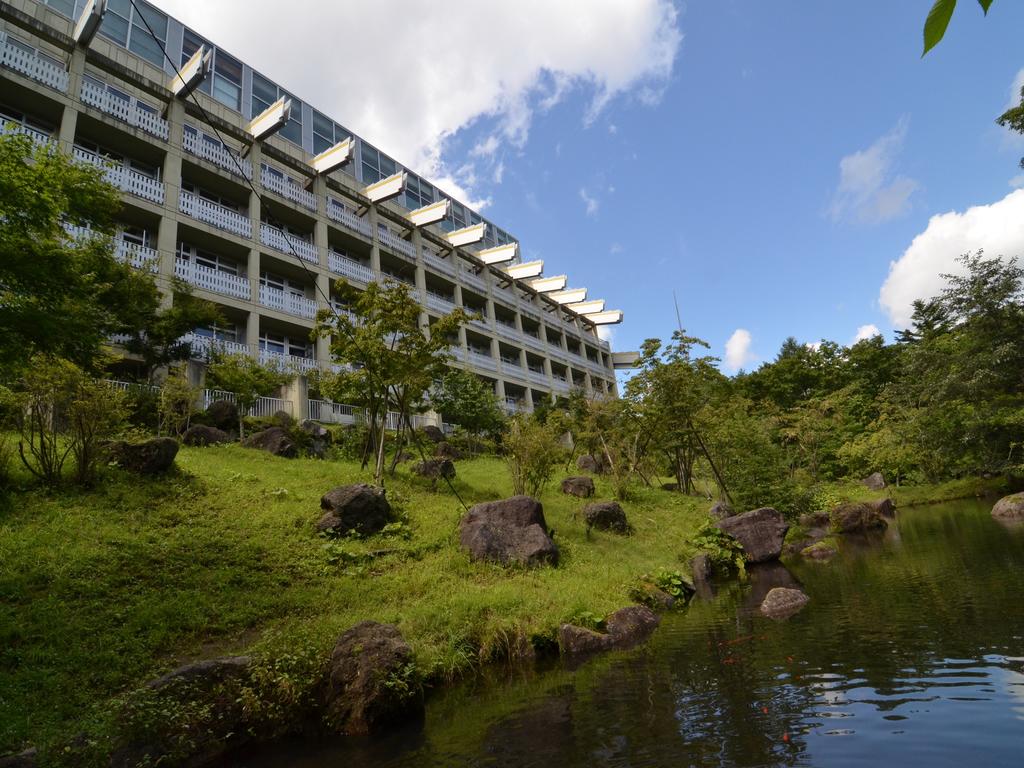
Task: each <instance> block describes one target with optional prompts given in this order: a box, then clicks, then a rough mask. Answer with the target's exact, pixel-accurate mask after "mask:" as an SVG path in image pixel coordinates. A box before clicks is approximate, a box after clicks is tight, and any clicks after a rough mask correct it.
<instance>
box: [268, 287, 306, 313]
mask: <svg viewBox="0 0 1024 768" xmlns="http://www.w3.org/2000/svg"><path fill="white" fill-rule="evenodd" d="M260 304H262V305H263V306H264V307H270V308H271V309H276V310H278V311H279V312H287V313H288V314H289V315H297V316H299V317H306V318H309V319H310V320H312V319H313V318H314V317H316V302H315V301H313V300H312V299H307V298H306V297H305V296H296V295H294V294H292V293H288V292H286V291H282V290H280V289H279V288H272V287H271V286H269V285H261V286H260Z"/></svg>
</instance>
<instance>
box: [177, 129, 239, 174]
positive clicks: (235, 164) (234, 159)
mask: <svg viewBox="0 0 1024 768" xmlns="http://www.w3.org/2000/svg"><path fill="white" fill-rule="evenodd" d="M181 146H182V148H184V150H185V151H186V152H188V153H189V154H191V155H195V156H196V157H201V158H202V159H203V160H208V161H209V162H211V163H213V164H214V165H216V166H218V167H220V168H223V169H224V170H225V171H228V172H229V173H233V174H235V175H236V176H244V177H245V178H247V179H251V178H252V163H251V162H250V161H249V159H248V158H242V157H238V156H237V155H236V154H235V153H234V152H232V151H231V150H230V149H228V148H227V147H225V146H224V145H223V144H221V143H220V142H219V141H217V142H216V143H215V142H213V141H210V140H209V139H207V138H205V136H202V135H200V134H199V133H198V132H192V131H187V130H186V131H185V133H184V134H183V135H182V137H181Z"/></svg>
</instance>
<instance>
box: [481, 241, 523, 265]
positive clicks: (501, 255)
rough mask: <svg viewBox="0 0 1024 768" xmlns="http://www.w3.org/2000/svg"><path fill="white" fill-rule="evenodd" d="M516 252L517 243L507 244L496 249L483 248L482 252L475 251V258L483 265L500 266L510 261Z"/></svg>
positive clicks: (517, 250)
mask: <svg viewBox="0 0 1024 768" xmlns="http://www.w3.org/2000/svg"><path fill="white" fill-rule="evenodd" d="M518 252H519V243H508V244H507V245H499V246H498V247H497V248H484V249H483V250H482V251H477V253H476V257H477V258H478V259H480V261H482V262H484V263H485V264H502V263H504V262H506V261H512V259H514V258H515V257H516V254H517V253H518Z"/></svg>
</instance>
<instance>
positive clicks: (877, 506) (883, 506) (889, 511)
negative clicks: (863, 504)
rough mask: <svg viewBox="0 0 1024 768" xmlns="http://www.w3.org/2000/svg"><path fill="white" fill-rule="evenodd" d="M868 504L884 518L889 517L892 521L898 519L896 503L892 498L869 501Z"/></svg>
mask: <svg viewBox="0 0 1024 768" xmlns="http://www.w3.org/2000/svg"><path fill="white" fill-rule="evenodd" d="M868 504H870V505H871V506H872V507H873V508H874V510H875V512H877V513H878V514H880V515H881V516H882V517H887V518H889V519H890V520H891V519H892V518H894V517H896V503H895V502H894V501H893V500H892V499H890V498H885V499H878V500H877V501H869V502H868Z"/></svg>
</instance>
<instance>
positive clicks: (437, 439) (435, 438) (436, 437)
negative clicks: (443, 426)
mask: <svg viewBox="0 0 1024 768" xmlns="http://www.w3.org/2000/svg"><path fill="white" fill-rule="evenodd" d="M422 432H423V434H424V435H426V436H427V439H428V440H430V441H431V442H434V443H443V442H444V432H442V431H441V430H440V429H438V428H437V427H435V426H434V425H433V424H428V425H427V426H425V427H424V428H423V430H422Z"/></svg>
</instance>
